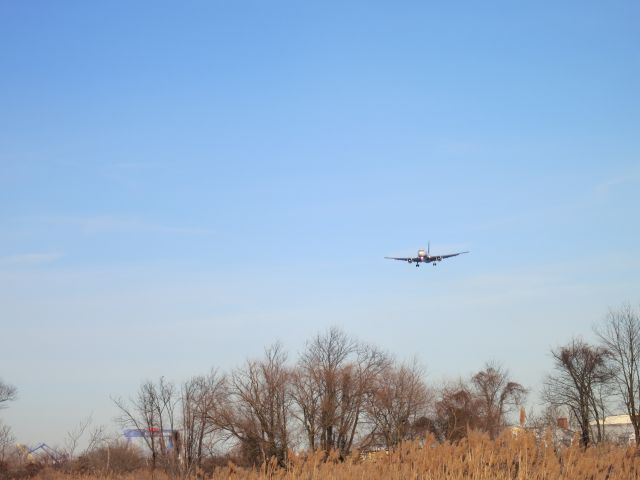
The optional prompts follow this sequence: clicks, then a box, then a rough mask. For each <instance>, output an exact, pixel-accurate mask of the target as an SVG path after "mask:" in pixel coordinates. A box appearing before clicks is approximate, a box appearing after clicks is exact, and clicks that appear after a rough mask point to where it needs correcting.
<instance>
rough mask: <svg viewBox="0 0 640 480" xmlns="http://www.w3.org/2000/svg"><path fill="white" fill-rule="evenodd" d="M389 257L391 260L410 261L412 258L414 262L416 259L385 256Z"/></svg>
mask: <svg viewBox="0 0 640 480" xmlns="http://www.w3.org/2000/svg"><path fill="white" fill-rule="evenodd" d="M384 258H387V259H389V260H400V261H402V262H408V261H409V260H411V261H412V262H414V261H415V260H416V259H415V258H413V257H384Z"/></svg>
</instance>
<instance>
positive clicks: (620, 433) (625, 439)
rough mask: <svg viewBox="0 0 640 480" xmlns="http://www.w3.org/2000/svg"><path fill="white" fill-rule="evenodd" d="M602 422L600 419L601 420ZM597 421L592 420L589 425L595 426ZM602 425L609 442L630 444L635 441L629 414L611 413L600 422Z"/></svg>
mask: <svg viewBox="0 0 640 480" xmlns="http://www.w3.org/2000/svg"><path fill="white" fill-rule="evenodd" d="M601 422H602V421H601ZM596 425H597V422H596V421H595V420H593V421H592V422H591V426H592V427H593V428H595V427H596ZM601 425H603V426H604V436H605V439H607V440H608V441H610V442H615V443H621V444H632V443H635V441H636V436H635V433H634V431H633V424H632V423H631V417H629V415H611V416H609V417H605V419H604V421H603V422H602V423H601Z"/></svg>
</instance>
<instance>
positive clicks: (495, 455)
mask: <svg viewBox="0 0 640 480" xmlns="http://www.w3.org/2000/svg"><path fill="white" fill-rule="evenodd" d="M422 443H423V442H410V443H406V444H404V445H403V446H402V447H401V448H398V449H397V450H396V451H393V452H389V453H386V452H377V453H375V454H370V455H369V456H367V457H366V458H365V457H364V456H362V457H361V456H360V455H358V454H356V453H354V454H353V455H352V456H351V457H350V458H348V459H346V461H344V462H338V461H337V459H335V458H329V460H328V461H324V459H323V455H322V454H321V453H320V452H319V453H316V454H314V455H309V456H306V457H298V456H292V458H291V460H290V463H289V467H288V468H287V469H280V468H277V467H275V466H274V465H266V466H265V465H263V467H262V468H261V469H255V470H251V469H243V468H240V467H237V466H234V465H229V466H227V467H224V468H219V469H218V470H216V471H215V472H214V474H213V477H212V476H208V477H206V478H215V479H224V480H231V479H255V480H258V479H260V480H266V479H273V480H275V479H282V480H284V479H309V480H310V479H318V480H319V479H335V480H339V479H345V480H352V479H371V480H376V479H380V480H382V479H385V480H388V479H398V480H400V479H403V480H404V479H425V480H457V479H476V480H503V479H504V480H507V479H509V480H516V479H518V480H519V479H522V480H525V479H527V480H555V479H571V480H573V479H576V480H577V479H580V480H583V479H592V480H600V479H602V480H631V479H640V456H639V455H637V454H636V451H635V448H633V447H629V448H625V447H617V446H598V447H592V448H588V449H586V450H584V449H582V448H580V447H578V446H572V447H568V448H563V449H561V450H560V451H556V450H555V449H554V448H553V446H551V444H550V442H548V441H547V442H537V441H536V439H535V437H534V436H533V435H532V434H528V433H527V434H521V435H518V436H517V437H513V436H512V435H511V434H510V433H505V434H504V435H503V436H502V437H500V438H499V439H498V440H496V441H491V440H489V439H488V437H487V436H485V435H483V434H480V433H474V434H471V435H470V436H469V438H468V439H465V440H463V441H461V442H459V443H457V444H453V445H452V444H448V443H444V444H440V443H437V442H435V441H433V440H432V439H430V438H428V439H427V442H426V443H424V444H425V445H426V446H422ZM36 478H38V479H40V480H70V479H73V480H96V479H99V478H111V479H116V478H121V479H127V480H134V479H136V480H138V479H139V480H147V479H152V478H153V479H158V480H165V479H169V478H180V477H176V476H169V475H168V474H166V473H163V472H156V473H155V474H153V475H152V473H151V472H147V471H144V472H143V471H139V472H136V473H132V474H128V475H126V476H115V475H109V474H93V475H80V474H72V475H70V474H62V473H60V472H55V471H50V470H49V471H42V472H40V474H39V476H37V477H36ZM182 478H184V477H182ZM188 478H202V477H196V476H195V475H191V476H189V477H188Z"/></svg>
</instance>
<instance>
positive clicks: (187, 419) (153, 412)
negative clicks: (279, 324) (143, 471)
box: [114, 328, 527, 470]
mask: <svg viewBox="0 0 640 480" xmlns="http://www.w3.org/2000/svg"><path fill="white" fill-rule="evenodd" d="M526 393H527V391H526V389H525V388H524V387H523V386H522V385H521V384H519V383H517V382H515V381H513V380H512V379H511V378H510V377H509V374H508V372H507V371H506V370H505V369H503V368H502V367H501V366H500V365H498V364H492V363H489V364H487V365H485V367H484V368H483V369H482V370H480V371H479V372H477V373H476V374H474V375H473V376H471V377H470V378H469V379H467V380H459V381H457V382H455V383H451V384H448V385H446V386H444V387H443V388H440V389H434V388H430V387H429V386H428V385H427V383H426V381H425V375H424V372H423V370H422V369H421V367H420V366H419V364H418V363H417V362H416V361H411V362H408V363H401V362H398V361H396V360H395V359H394V358H393V357H392V356H391V355H389V354H388V353H386V352H384V351H382V350H381V349H379V348H377V347H375V346H372V345H369V344H366V343H363V342H360V341H358V340H356V339H353V338H351V337H350V336H348V335H347V334H346V333H344V332H343V331H342V330H340V329H338V328H331V329H329V330H328V331H327V332H324V333H321V334H318V335H317V336H315V337H314V338H313V339H311V340H310V341H308V342H307V344H306V348H305V349H304V351H303V352H302V353H301V354H300V356H299V358H297V359H296V361H295V362H293V363H290V362H289V361H288V357H287V354H286V352H285V351H284V349H283V347H282V345H281V344H275V345H273V346H270V347H268V348H266V349H265V352H264V355H263V356H262V358H259V359H254V360H247V361H246V362H245V364H244V365H242V366H241V367H239V368H237V369H235V370H233V371H232V372H229V373H227V374H223V373H220V372H218V371H215V370H214V371H212V372H210V373H209V374H207V375H204V376H196V377H193V378H191V379H189V380H187V381H186V382H184V383H182V384H181V385H176V384H174V383H171V382H168V381H167V380H165V379H164V378H161V379H159V380H158V381H156V382H152V381H147V382H145V383H144V384H143V385H142V386H141V387H140V389H139V390H138V392H137V394H136V396H135V397H134V398H132V399H130V400H128V401H125V400H123V399H116V400H114V401H115V403H116V405H117V406H118V408H119V410H120V412H121V414H122V415H121V417H120V422H121V424H122V426H123V427H126V428H134V429H138V430H143V431H151V430H152V429H157V430H158V431H161V430H169V431H170V430H176V431H178V432H179V433H180V437H179V438H176V439H174V442H173V443H174V445H175V447H177V448H171V449H170V448H167V441H168V439H166V438H165V437H163V436H160V435H158V436H155V435H149V436H145V437H144V441H145V442H146V445H147V447H148V448H149V450H150V452H151V462H152V467H153V468H155V467H156V466H157V465H159V464H161V465H163V466H165V467H168V468H178V464H179V465H180V468H183V469H192V470H196V469H198V468H200V467H201V466H202V463H203V461H204V460H205V458H207V457H208V456H210V455H211V454H212V452H214V451H216V447H217V451H219V450H220V449H221V448H223V447H226V448H227V451H228V452H229V453H230V454H231V455H232V457H233V459H234V461H235V462H236V463H239V464H242V465H259V464H267V463H269V462H270V461H272V462H276V463H277V464H278V465H280V466H284V465H286V464H287V461H288V458H287V456H288V455H289V454H290V452H291V451H300V450H306V451H322V452H324V453H325V455H326V456H327V457H329V456H330V455H333V457H334V458H336V459H338V460H341V459H344V458H346V457H347V456H349V455H350V454H351V453H352V452H353V451H354V450H355V449H359V450H362V449H364V450H376V449H386V450H389V449H393V448H394V447H395V446H397V445H398V444H399V443H400V442H403V441H406V440H411V439H417V438H424V437H425V435H426V434H428V433H431V434H433V435H434V436H435V438H437V439H439V440H442V441H444V440H452V441H454V440H459V439H461V438H463V437H464V436H466V434H467V432H468V431H469V430H470V429H475V430H482V431H486V432H487V433H488V434H489V435H490V436H491V437H492V438H493V437H496V436H497V435H498V434H499V433H500V432H501V431H502V429H503V428H504V426H505V424H506V416H507V414H508V412H510V411H511V410H512V409H514V408H515V406H516V405H522V404H523V402H524V399H525V396H526Z"/></svg>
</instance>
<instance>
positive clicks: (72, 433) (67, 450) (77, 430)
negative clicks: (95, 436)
mask: <svg viewBox="0 0 640 480" xmlns="http://www.w3.org/2000/svg"><path fill="white" fill-rule="evenodd" d="M92 421H93V419H92V416H91V415H89V416H88V417H86V418H83V419H82V420H80V422H78V424H77V425H76V426H75V427H74V428H73V429H71V430H69V431H68V432H67V434H66V436H65V439H64V454H65V455H66V457H68V458H69V459H73V457H74V455H75V452H76V449H77V448H78V443H79V442H80V439H81V438H82V436H83V435H84V433H85V431H86V430H87V428H89V426H90V425H91V422H92Z"/></svg>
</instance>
